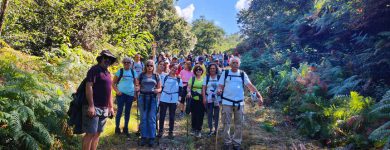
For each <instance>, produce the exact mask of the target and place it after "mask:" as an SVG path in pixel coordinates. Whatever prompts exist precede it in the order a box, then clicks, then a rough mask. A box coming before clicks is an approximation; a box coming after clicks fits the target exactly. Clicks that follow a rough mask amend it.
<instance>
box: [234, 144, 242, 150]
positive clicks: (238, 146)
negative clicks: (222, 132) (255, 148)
mask: <svg viewBox="0 0 390 150" xmlns="http://www.w3.org/2000/svg"><path fill="white" fill-rule="evenodd" d="M233 150H241V146H240V145H233Z"/></svg>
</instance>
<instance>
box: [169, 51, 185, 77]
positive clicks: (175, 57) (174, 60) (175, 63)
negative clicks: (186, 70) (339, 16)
mask: <svg viewBox="0 0 390 150" xmlns="http://www.w3.org/2000/svg"><path fill="white" fill-rule="evenodd" d="M175 65H178V68H177V70H176V73H175V74H176V76H178V75H179V74H180V71H181V70H183V68H182V67H181V65H179V60H178V58H177V56H173V57H172V61H171V65H169V66H170V67H169V69H171V67H172V66H175Z"/></svg>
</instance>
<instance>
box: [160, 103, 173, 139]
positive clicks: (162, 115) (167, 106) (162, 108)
mask: <svg viewBox="0 0 390 150" xmlns="http://www.w3.org/2000/svg"><path fill="white" fill-rule="evenodd" d="M167 109H169V132H173V126H174V124H175V112H176V103H166V102H160V122H159V132H161V133H163V131H164V122H165V116H166V114H167Z"/></svg>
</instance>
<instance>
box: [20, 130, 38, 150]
mask: <svg viewBox="0 0 390 150" xmlns="http://www.w3.org/2000/svg"><path fill="white" fill-rule="evenodd" d="M19 142H20V144H21V146H22V148H21V149H25V150H37V149H40V148H39V144H38V142H37V141H36V140H35V139H34V138H33V137H32V136H31V135H29V134H23V135H22V137H21V138H20V140H19Z"/></svg>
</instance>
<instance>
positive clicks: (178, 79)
mask: <svg viewBox="0 0 390 150" xmlns="http://www.w3.org/2000/svg"><path fill="white" fill-rule="evenodd" d="M168 76H169V75H166V76H165V77H164V82H163V84H162V89H161V92H163V91H164V85H165V81H167V80H168ZM176 80H177V84H178V85H180V78H179V77H176ZM180 91H181V90H180V87H179V91H177V92H175V93H180ZM165 93H166V92H165ZM167 94H174V93H167Z"/></svg>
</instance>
